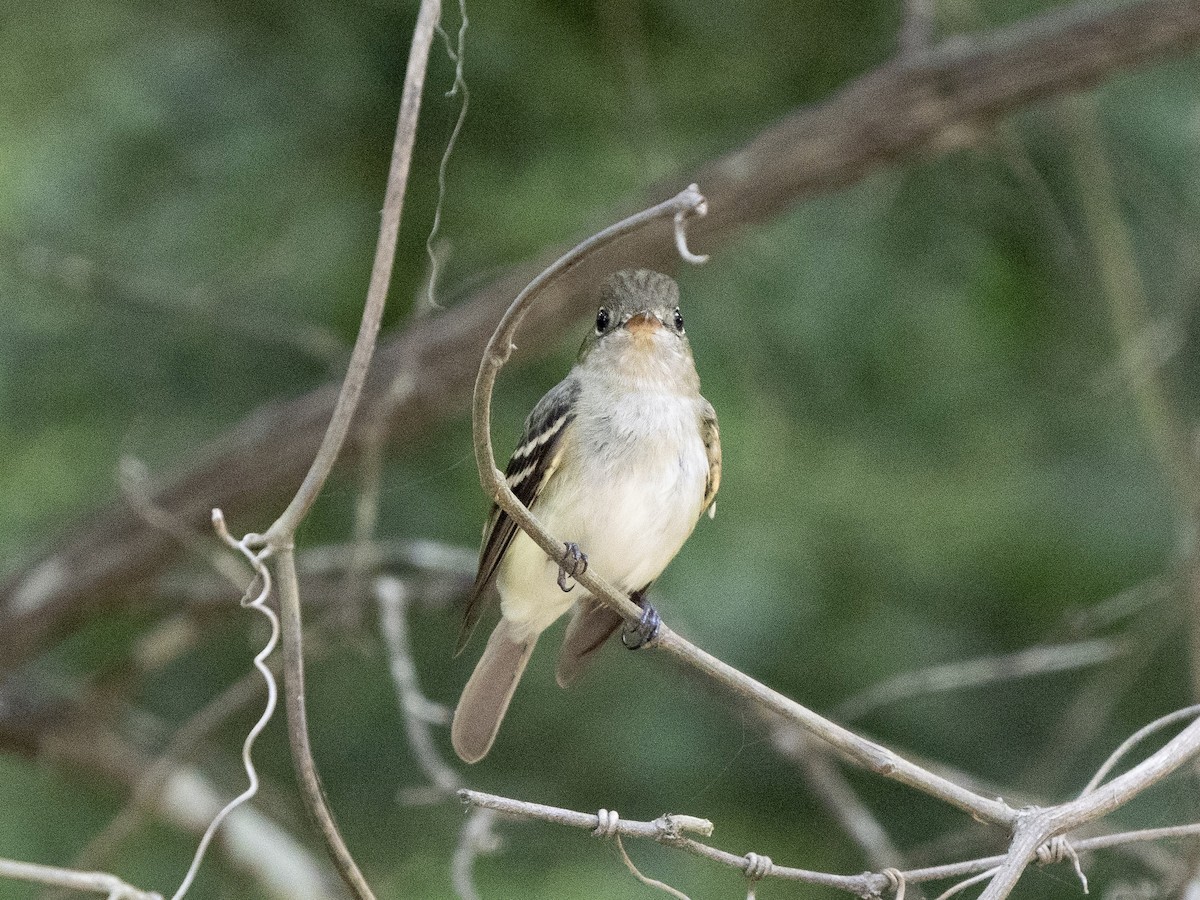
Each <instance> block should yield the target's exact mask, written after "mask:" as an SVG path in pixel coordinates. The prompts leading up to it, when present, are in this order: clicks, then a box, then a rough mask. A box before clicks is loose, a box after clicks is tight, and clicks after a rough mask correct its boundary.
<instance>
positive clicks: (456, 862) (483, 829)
mask: <svg viewBox="0 0 1200 900" xmlns="http://www.w3.org/2000/svg"><path fill="white" fill-rule="evenodd" d="M495 821H496V813H495V811H494V810H491V809H486V808H484V807H482V806H476V807H474V808H473V809H472V810H471V813H470V815H468V816H467V818H466V819H465V820H464V822H463V827H462V832H461V833H460V834H459V838H458V846H457V847H455V848H454V859H453V861H452V862H451V864H450V878H451V881H452V882H453V884H454V891H455V893H456V894H458V896H459V900H480V898H479V892H478V891H477V890H476V889H475V860H476V858H477V857H478V856H479V854H481V853H495V852H496V851H497V850H499V849H500V838H499V835H497V834H496V832H495V831H493V830H492V826H493V824H495Z"/></svg>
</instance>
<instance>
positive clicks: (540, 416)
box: [455, 375, 580, 653]
mask: <svg viewBox="0 0 1200 900" xmlns="http://www.w3.org/2000/svg"><path fill="white" fill-rule="evenodd" d="M579 390H580V387H579V382H578V380H577V379H575V378H574V377H573V376H570V375H568V376H567V377H566V378H565V379H563V380H562V381H560V382H559V383H558V384H557V385H555V386H554V387H553V388H551V389H550V391H549V392H548V393H547V394H546V396H544V397H543V398H542V399H541V400H540V401H538V405H537V406H535V407H534V408H533V412H531V413H530V414H529V418H528V419H526V420H525V431H524V433H523V434H522V435H521V439H520V440H519V441H518V442H517V449H516V450H514V451H513V455H512V459H510V460H509V461H508V468H507V469H506V470H505V473H504V474H505V476H506V477H507V479H508V486H509V487H510V488H512V492H513V493H514V494H516V495H517V499H518V500H520V501H521V502H522V503H524V504H525V505H526V506H527V507H529V508H530V509H533V505H534V503H535V502H536V501H537V498H538V494H540V493H541V491H542V487H543V486H544V485H545V483H546V479H547V478H548V477H549V476H550V475H551V473H553V471H554V470H555V469H556V468H557V467H558V462H559V457H560V456H561V450H562V446H563V444H562V438H563V435H564V434H565V433H566V431H567V428H568V427H569V426H570V424H571V422H572V421H574V419H575V401H576V400H577V399H578V398H579ZM516 535H517V524H516V523H515V522H514V521H513V520H512V519H511V518H509V516H508V513H506V512H504V511H503V510H501V509H500V507H498V506H496V505H494V504H493V506H492V511H491V514H490V515H489V516H488V520H487V524H486V525H485V526H484V529H483V549H482V550H481V551H480V554H479V571H478V572H477V573H476V575H475V587H474V588H473V589H472V590H471V597H470V599H469V600H468V601H467V606H466V610H465V611H464V613H463V622H462V628H461V630H460V631H459V635H458V648H457V650H456V651H455V652H456V653H459V652H461V651H462V648H463V647H464V646H465V645H466V643H467V640H468V639H469V638H470V637H471V632H472V631H473V630H474V628H475V623H476V622H478V621H479V617H480V616H481V615H482V614H483V610H484V608H485V606H486V605H487V604H486V600H487V598H488V597H489V596H490V595H491V592H492V591H491V587H492V583H493V582H494V581H495V579H496V570H497V569H498V568H499V567H500V560H502V559H503V558H504V552H505V551H506V550H507V549H508V546H509V544H511V543H512V540H513V538H514V537H516Z"/></svg>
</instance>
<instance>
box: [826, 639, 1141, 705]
mask: <svg viewBox="0 0 1200 900" xmlns="http://www.w3.org/2000/svg"><path fill="white" fill-rule="evenodd" d="M1126 652H1128V651H1127V648H1126V647H1125V646H1123V645H1122V644H1121V643H1119V642H1117V641H1113V640H1109V639H1107V638H1098V639H1095V640H1088V641H1076V642H1074V643H1070V644H1053V645H1046V646H1040V647H1029V648H1027V649H1025V650H1019V651H1017V652H1016V653H1006V654H1004V655H1001V656H985V657H981V658H978V659H968V660H962V661H959V662H952V663H944V664H942V665H936V666H929V667H927V668H923V669H916V670H913V671H910V672H901V673H900V674H898V675H895V676H893V677H892V678H889V679H887V680H886V681H883V682H880V683H879V684H875V685H872V686H871V687H869V688H867V689H866V690H865V691H861V692H860V693H858V694H855V695H854V696H853V697H851V698H850V699H848V700H844V701H843V702H842V703H841V704H840V705H839V706H838V707H837V709H836V710H835V714H836V715H837V717H838V718H839V719H849V720H853V719H859V718H862V717H863V716H865V715H868V714H869V713H871V712H874V711H875V710H877V709H881V708H883V707H885V706H890V705H891V704H893V703H896V702H898V701H901V700H907V699H909V698H912V697H923V696H927V695H929V694H933V693H941V692H945V691H957V690H963V689H966V688H974V687H982V686H984V685H988V684H994V683H996V682H999V681H1010V680H1016V679H1019V678H1029V677H1032V676H1035V675H1047V674H1050V673H1052V672H1067V671H1071V670H1073V669H1082V668H1086V667H1088V666H1096V665H1100V664H1101V663H1106V662H1110V661H1111V660H1113V659H1115V658H1117V657H1119V656H1121V655H1122V654H1124V653H1126Z"/></svg>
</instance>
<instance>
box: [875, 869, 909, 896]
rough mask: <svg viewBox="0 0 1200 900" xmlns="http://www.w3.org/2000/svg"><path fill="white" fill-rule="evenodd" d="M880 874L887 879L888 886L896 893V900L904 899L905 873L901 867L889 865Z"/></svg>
mask: <svg viewBox="0 0 1200 900" xmlns="http://www.w3.org/2000/svg"><path fill="white" fill-rule="evenodd" d="M880 874H881V875H883V877H884V878H886V879H887V883H888V888H890V889H891V891H892V892H893V893H894V894H895V895H896V900H904V889H905V881H904V873H903V872H901V871H900V870H899V869H896V868H891V867H889V868H887V869H884V870H883V871H882V872H881V873H880Z"/></svg>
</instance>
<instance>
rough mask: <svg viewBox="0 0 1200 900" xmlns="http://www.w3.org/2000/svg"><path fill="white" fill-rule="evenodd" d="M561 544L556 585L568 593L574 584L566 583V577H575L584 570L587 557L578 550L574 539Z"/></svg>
mask: <svg viewBox="0 0 1200 900" xmlns="http://www.w3.org/2000/svg"><path fill="white" fill-rule="evenodd" d="M563 546H564V550H563V555H562V560H561V561H560V562H559V564H558V586H559V587H560V588H561V589H562V591H563V593H568V592H569V591H570V590H571V589H572V588H574V587H575V585H573V584H567V579H568V578H577V577H578V576H580V575H582V574H583V573H584V572H586V571H587V567H588V559H587V554H586V553H584V552H583V551H582V550H580V549H579V545H578V544H576V543H575V542H574V541H567V542H566V544H564V545H563Z"/></svg>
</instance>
